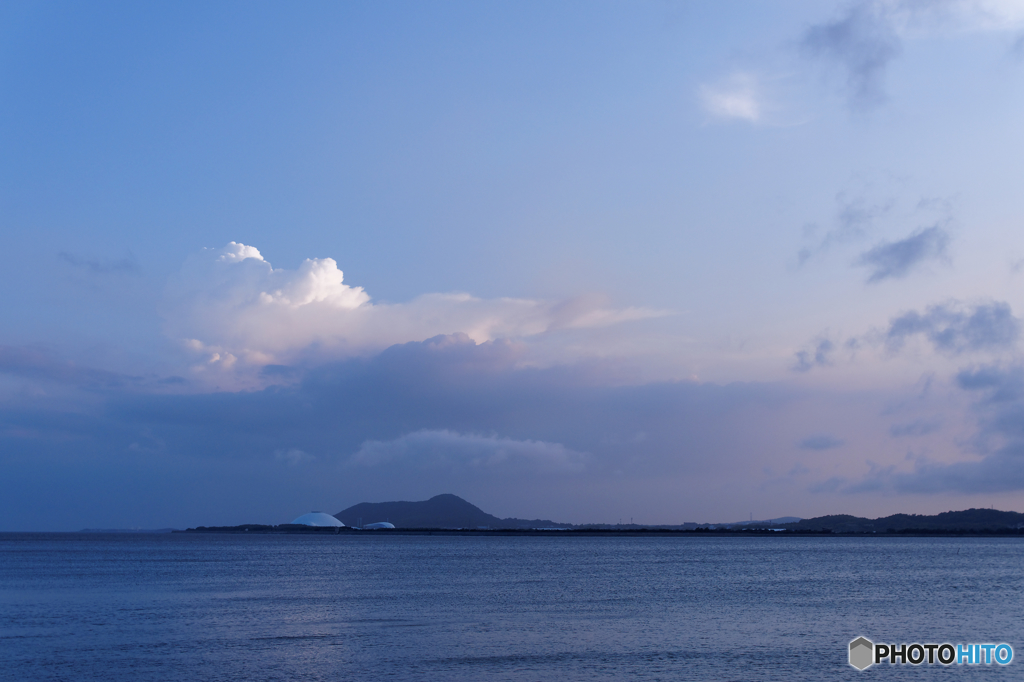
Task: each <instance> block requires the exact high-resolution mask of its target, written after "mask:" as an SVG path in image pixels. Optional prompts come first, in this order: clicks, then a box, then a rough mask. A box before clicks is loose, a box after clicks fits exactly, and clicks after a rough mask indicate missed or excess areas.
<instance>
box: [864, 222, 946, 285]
mask: <svg viewBox="0 0 1024 682" xmlns="http://www.w3.org/2000/svg"><path fill="white" fill-rule="evenodd" d="M948 246H949V233H947V232H946V231H945V230H944V229H942V228H941V227H939V226H938V225H935V226H933V227H929V228H927V229H924V230H921V231H919V232H915V233H914V234H912V235H910V236H909V237H907V238H905V239H901V240H899V241H895V242H883V243H882V244H879V245H878V246H875V247H874V248H871V249H869V250H868V251H865V252H864V253H862V254H861V255H860V258H858V259H857V265H860V266H863V267H866V268H868V269H869V270H870V271H871V274H870V275H869V276H868V282H869V283H874V282H881V281H883V280H887V279H900V278H902V277H906V276H907V275H908V274H910V272H911V271H913V270H914V269H916V268H917V267H918V266H920V265H921V264H923V263H926V262H929V261H935V260H942V259H944V258H945V257H946V249H947V247H948Z"/></svg>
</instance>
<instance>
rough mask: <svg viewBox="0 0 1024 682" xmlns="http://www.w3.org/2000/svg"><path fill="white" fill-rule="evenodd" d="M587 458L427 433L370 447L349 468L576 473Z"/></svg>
mask: <svg viewBox="0 0 1024 682" xmlns="http://www.w3.org/2000/svg"><path fill="white" fill-rule="evenodd" d="M587 459H588V456H587V455H586V454H585V453H581V452H575V451H573V450H571V449H569V448H567V447H565V446H564V445H562V444H561V443H548V442H544V441H538V440H515V439H513V438H507V437H499V436H495V435H486V436H485V435H479V434H472V433H469V434H465V433H459V432H456V431H450V430H448V429H436V430H431V429H423V430H420V431H416V432H414V433H409V434H406V435H404V436H401V437H399V438H396V439H394V440H389V441H379V440H369V441H365V442H364V443H363V444H362V445H361V446H360V448H359V450H358V452H356V453H355V454H353V455H352V456H351V457H350V458H349V459H348V460H347V465H348V466H350V467H351V466H356V467H378V466H388V467H395V466H398V467H402V468H403V469H405V470H409V469H428V470H432V471H437V470H458V469H464V470H473V471H478V472H483V473H487V474H493V473H506V474H507V473H510V472H513V471H515V472H519V473H528V472H535V473H542V474H545V473H546V474H551V473H574V472H581V471H583V469H584V468H585V467H586V462H587Z"/></svg>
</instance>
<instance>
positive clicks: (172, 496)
mask: <svg viewBox="0 0 1024 682" xmlns="http://www.w3.org/2000/svg"><path fill="white" fill-rule="evenodd" d="M522 352H523V351H522V349H521V347H520V346H518V345H516V344H514V343H510V342H506V341H501V340H498V341H492V342H486V343H481V344H477V343H475V342H473V341H472V340H470V339H469V338H468V337H466V336H465V335H452V336H440V337H436V338H433V339H430V340H428V341H424V342H412V343H406V344H400V345H396V346H392V347H390V348H388V349H386V350H385V351H383V352H382V353H380V354H378V355H377V356H374V357H372V358H368V359H349V360H345V361H341V362H337V363H334V364H329V365H322V366H318V367H316V368H314V369H310V370H306V371H303V370H295V371H296V372H297V373H298V375H299V378H298V380H293V382H292V383H291V384H289V385H279V386H271V387H269V388H266V389H264V390H258V391H249V392H245V391H242V392H231V393H227V392H222V393H206V394H199V395H195V394H193V395H183V394H169V393H160V392H159V391H157V390H137V389H135V388H132V387H129V389H130V390H129V389H126V388H123V387H121V386H118V385H116V384H107V385H105V386H104V385H100V386H90V387H89V388H88V391H89V395H91V396H92V399H91V400H88V401H86V400H74V399H71V400H69V401H65V402H63V403H60V404H54V403H52V402H51V401H49V400H48V399H45V398H43V399H40V400H38V401H33V400H21V401H14V400H11V401H8V402H7V403H6V404H4V405H3V406H2V409H0V452H2V456H0V460H2V462H3V466H4V467H5V473H6V476H5V479H4V481H3V482H0V493H2V499H3V500H4V502H3V504H2V510H3V511H4V514H5V519H6V521H5V523H17V520H18V519H23V520H24V519H35V521H33V522H35V523H38V522H40V521H39V519H43V518H50V519H51V521H50V523H59V521H53V520H52V519H55V518H57V519H59V518H63V517H65V516H66V515H67V514H68V513H69V511H70V510H74V511H75V515H76V518H82V522H81V523H77V525H76V526H72V528H71V529H74V527H79V526H81V527H85V526H90V525H95V523H97V522H99V521H103V520H104V519H105V518H106V517H105V516H104V514H105V513H113V512H112V511H111V508H112V505H113V502H112V501H113V500H117V501H118V504H119V505H121V506H122V507H127V508H131V509H137V510H138V514H139V516H140V518H142V519H143V520H140V521H138V522H137V523H134V524H132V525H145V524H146V523H147V522H146V521H145V520H144V519H145V518H151V517H160V518H163V519H166V517H167V516H168V515H170V514H176V515H177V517H176V518H178V519H182V520H180V521H175V523H178V524H181V523H190V524H193V525H194V524H198V523H204V524H211V523H232V522H233V523H242V522H247V521H250V522H253V521H254V522H281V520H282V518H284V517H286V516H288V515H289V514H293V511H295V506H296V504H301V505H302V507H305V506H309V505H311V504H313V503H312V502H298V503H296V502H295V501H296V500H310V499H311V498H316V499H318V500H321V499H322V500H323V502H320V503H317V505H316V506H324V505H325V504H341V503H342V502H346V503H355V502H359V501H364V500H367V499H371V500H372V499H395V498H399V499H401V498H406V499H409V498H411V499H416V497H417V496H429V495H430V494H436V493H438V492H444V491H449V492H455V493H456V494H459V493H463V495H464V496H467V497H468V498H473V499H481V496H482V498H483V499H484V500H488V499H489V500H492V501H495V502H497V501H504V503H507V504H511V503H512V502H517V503H518V504H520V505H523V504H529V503H530V501H531V500H544V501H546V502H545V504H547V506H546V507H544V509H553V512H552V514H549V515H556V516H558V517H559V518H562V519H565V520H570V521H572V520H585V519H593V518H598V517H600V514H601V513H602V512H601V509H602V508H603V507H605V506H607V501H608V499H609V495H611V496H612V498H615V496H622V497H629V498H631V499H642V500H644V501H645V503H647V502H649V501H650V500H651V499H653V498H659V500H660V501H658V503H657V504H658V505H661V508H662V509H663V512H662V513H664V514H666V515H668V514H669V513H670V511H668V510H670V509H671V507H672V505H673V504H675V503H674V502H673V501H674V500H678V498H679V495H680V494H681V493H680V491H681V490H683V489H687V488H693V487H694V486H695V485H696V486H698V487H699V484H697V483H696V482H697V481H700V480H710V479H718V480H721V481H722V482H723V483H724V482H725V481H726V480H728V479H729V478H730V477H731V476H732V473H733V472H734V471H735V470H737V469H747V468H751V467H754V464H753V462H754V460H755V459H757V458H759V457H764V456H765V453H766V452H772V451H773V448H775V447H776V446H777V448H778V449H779V451H780V452H782V451H788V449H789V448H791V445H790V444H791V443H792V442H793V440H792V438H793V436H786V437H785V438H784V439H780V440H779V442H778V443H777V444H774V445H773V444H772V443H769V442H766V440H765V438H764V437H763V436H762V435H760V434H764V433H765V432H767V431H769V430H771V427H772V424H773V423H774V422H775V421H777V420H776V419H775V418H774V417H773V416H772V415H774V414H776V413H777V412H778V411H779V410H784V409H786V407H787V405H791V404H792V403H793V401H796V400H799V399H800V398H799V395H798V394H797V393H796V392H794V391H793V390H792V389H787V388H785V387H783V386H779V385H769V384H734V385H728V386H717V385H710V384H696V383H691V382H670V383H656V384H645V385H621V384H620V383H618V376H617V369H616V368H615V367H614V366H611V365H608V364H606V363H601V362H591V363H579V364H576V365H572V366H556V367H551V368H546V369H536V368H519V367H518V363H519V360H520V354H521V353H522ZM12 362H13V361H12ZM9 364H10V363H9ZM38 364H40V363H37V365H38ZM33 371H41V370H39V369H36V370H33ZM58 374H59V373H58ZM276 374H278V375H281V376H288V375H289V373H288V372H284V371H283V370H282V371H278V372H276ZM51 375H52V373H51ZM67 378H68V379H69V381H71V382H72V383H70V384H68V386H69V390H71V389H74V390H84V389H82V387H81V386H80V385H79V384H77V383H74V382H76V381H78V379H77V378H76V377H75V376H69V377H67ZM736 424H744V427H745V428H743V429H737V428H736V426H735V425H736ZM43 480H45V481H47V483H46V485H42V483H41V481H43ZM673 481H675V483H672V482H673ZM750 484H751V482H749V481H741V482H735V483H734V484H731V485H735V486H741V487H742V486H744V485H750ZM676 486H678V487H676ZM25 491H32V492H31V494H30V493H28V492H25ZM40 491H44V492H42V493H40ZM610 491H613V492H610ZM289 500H291V501H292V502H291V504H290V505H289V504H288V501H289ZM552 500H558V501H559V502H558V503H557V504H555V506H554V507H552V506H551V505H552V504H553V503H552V502H551V501H552ZM631 504H634V505H635V504H636V502H633V503H631ZM652 504H653V503H652ZM558 505H561V506H558ZM254 509H260V510H263V511H261V512H260V514H264V513H267V514H269V512H268V511H266V510H269V509H277V510H278V512H277V515H276V516H270V517H269V518H265V517H260V518H254V514H253V513H252V511H251V510H254ZM246 510H250V511H249V513H246ZM301 510H302V508H300V509H299V511H301ZM559 510H561V514H557V513H556V512H558V511H559ZM523 511H524V513H525V512H526V511H528V510H526V509H524V510H523ZM296 513H297V512H296ZM257 516H258V515H257ZM669 518H671V517H669ZM24 522H25V523H28V521H24ZM71 523H76V522H74V521H72V522H71ZM154 523H159V522H157V521H154ZM163 523H164V524H166V523H167V521H164V522H163Z"/></svg>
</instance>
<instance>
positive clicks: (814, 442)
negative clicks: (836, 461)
mask: <svg viewBox="0 0 1024 682" xmlns="http://www.w3.org/2000/svg"><path fill="white" fill-rule="evenodd" d="M845 444H846V441H844V440H843V439H842V438H836V437H835V436H830V435H828V434H818V435H815V436H808V437H807V438H804V439H803V440H801V441H800V443H799V444H798V445H799V447H800V449H802V450H834V449H835V448H840V447H842V446H843V445H845Z"/></svg>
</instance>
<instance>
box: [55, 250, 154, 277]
mask: <svg viewBox="0 0 1024 682" xmlns="http://www.w3.org/2000/svg"><path fill="white" fill-rule="evenodd" d="M57 256H58V257H59V258H60V259H61V260H62V261H64V262H65V263H67V264H68V265H71V266H73V267H75V268H79V269H81V270H85V271H87V272H90V273H92V274H94V275H110V274H119V273H120V274H127V275H136V274H139V272H140V271H141V267H140V266H139V261H138V260H137V259H136V258H135V255H134V254H128V255H127V256H125V257H124V258H116V259H99V258H82V257H81V256H77V255H75V254H73V253H69V252H67V251H61V252H60V253H58V254H57Z"/></svg>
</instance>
